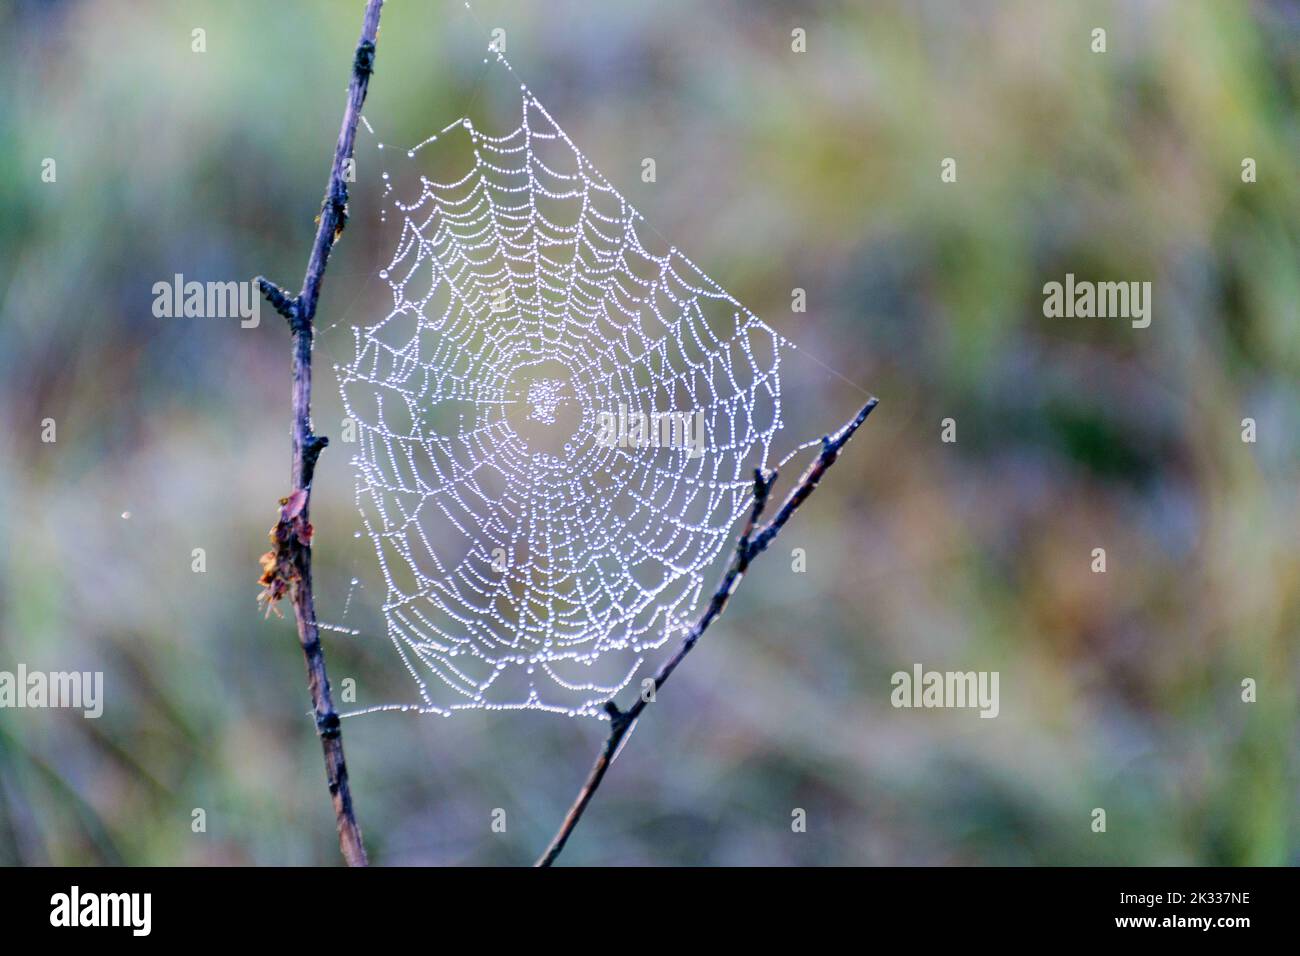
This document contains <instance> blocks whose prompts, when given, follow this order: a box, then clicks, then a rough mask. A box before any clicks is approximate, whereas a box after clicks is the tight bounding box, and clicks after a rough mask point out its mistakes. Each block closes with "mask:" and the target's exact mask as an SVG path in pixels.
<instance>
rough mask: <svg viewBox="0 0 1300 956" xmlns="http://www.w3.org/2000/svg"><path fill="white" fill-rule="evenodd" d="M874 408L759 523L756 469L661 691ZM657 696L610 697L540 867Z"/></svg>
mask: <svg viewBox="0 0 1300 956" xmlns="http://www.w3.org/2000/svg"><path fill="white" fill-rule="evenodd" d="M875 407H876V399H874V398H873V399H871V400H870V401H869V402H867V404H865V405H864V406H862V410H861V411H859V412H858V414H857V415H856V416H855V417H854V418H853V420H852V421H850V422H849V423H848V424H846V425H845V426H844V427H843V428H841V429H840V430H839V431H838V432H836V433H835V435H833V436H832V435H827V436H826V437H824V438H823V439H822V450H821V454H820V455H818V456H817V460H816V461H814V462H813V463H812V465H810V466H809V468H808V470H807V471H805V472H804V474H803V477H802V478H800V479H799V482H798V484H796V485H795V487H794V490H793V491H791V492H790V494H789V496H787V497H786V499H785V501H784V502H783V503H782V504H781V507H780V508H779V509H778V510H777V512H776V515H775V516H774V517H773V518H772V520H771V521H769V522H768V523H767V524H763V525H760V524H759V520H760V519H761V518H762V516H763V512H764V510H765V509H766V508H767V502H768V498H769V497H770V496H771V493H772V485H773V484H774V483H775V482H776V472H775V471H773V472H770V473H768V474H766V475H765V474H764V473H763V472H762V470H761V469H757V468H756V469H754V506H753V508H752V509H751V511H750V513H749V518H748V520H746V522H745V527H744V529H743V530H742V531H741V533H740V539H739V540H738V541H737V542H736V553H735V555H734V556H733V557H732V560H731V564H730V565H729V566H728V567H727V570H726V573H725V574H723V575H722V580H720V581H719V582H718V586H717V589H716V590H714V592H713V597H712V598H711V599H710V600H709V606H708V607H707V608H705V610H704V613H703V614H702V615H701V616H700V619H699V620H698V621H697V622H696V623H695V626H694V627H692V628H691V630H690V631H689V632H688V633H687V635H686V637H684V638H683V639H682V643H681V645H680V646H679V647H678V648H677V650H676V652H675V653H674V654H673V656H672V657H670V658H669V659H668V660H667V661H665V662H664V664H663V666H662V667H660V668H659V670H658V671H657V672H656V673H655V676H654V690H655V692H656V693H657V692H658V690H659V688H661V687H663V685H664V682H665V681H667V680H668V678H669V676H670V675H671V674H672V672H673V671H675V670H676V669H677V665H678V664H680V663H681V662H682V661H683V660H684V659H685V657H686V655H687V654H689V653H690V652H691V649H692V648H694V647H695V644H696V642H697V641H699V639H700V637H701V636H702V635H703V634H704V632H705V631H707V630H708V629H709V625H710V624H712V623H713V622H714V621H715V620H716V619H717V618H718V617H719V615H721V614H722V612H723V611H725V610H726V609H727V603H728V602H729V601H730V600H731V595H732V594H734V593H735V591H736V588H737V587H738V586H739V585H740V580H741V578H743V577H744V576H745V572H746V571H747V570H749V565H750V562H752V561H753V560H754V558H756V557H757V556H758V555H760V554H762V553H763V552H764V551H765V550H767V546H768V545H769V544H771V543H772V540H773V539H774V538H775V537H776V536H777V535H778V534H779V533H780V531H781V529H782V528H783V527H785V523H786V522H787V521H789V520H790V516H791V515H792V514H794V512H795V510H796V509H797V508H798V507H799V506H800V505H801V504H803V503H804V502H805V501H806V500H807V499H808V496H809V495H811V494H812V493H813V490H814V489H815V488H816V487H817V483H818V482H820V481H821V479H822V475H824V474H826V469H828V468H830V466H831V465H833V464H835V459H836V458H838V457H839V454H840V449H842V448H843V447H844V446H845V445H846V444H847V443H848V440H849V439H850V438H852V437H853V433H854V432H855V431H857V430H858V426H860V425H861V424H862V423H863V422H864V421H866V420H867V416H868V415H870V414H871V411H872V409H874V408H875ZM653 699H654V696H653V695H647V694H646V693H645V692H644V691H643V692H642V693H641V694H640V695H639V696H638V697H637V700H636V703H634V704H633V705H632V706H631V707H629V708H628V709H627V710H620V709H619V708H618V705H617V704H615V703H614V701H612V700H609V701H606V702H605V712H606V713H607V714H609V735H608V736H607V737H606V738H605V744H604V746H603V747H602V748H601V751H600V755H599V756H598V757H597V758H596V762H595V764H593V765H592V768H591V772H590V773H589V774H587V780H586V782H585V783H584V784H583V785H582V789H581V790H579V791H578V796H577V798H576V799H575V800H574V801H573V806H572V807H570V808H569V812H568V814H567V815H566V816H565V817H564V822H563V823H562V824H561V825H560V829H559V832H557V833H556V834H555V837H554V838H553V839H552V840H551V843H550V846H548V847H547V848H546V852H545V853H543V854H542V856H541V858H540V859H538V861H537V863H536V864H535V865H536V866H550V865H551V864H552V863H554V862H555V860H556V858H557V857H558V856H559V855H560V852H561V851H562V850H563V849H564V844H565V843H567V842H568V840H569V837H570V836H571V835H572V833H573V828H574V827H576V826H577V825H578V821H579V820H581V819H582V814H583V812H584V811H585V810H586V809H587V804H589V803H591V799H592V797H594V796H595V795H596V790H597V789H598V788H599V787H600V784H601V781H603V780H604V779H605V773H606V772H607V771H608V770H609V767H610V764H612V763H613V762H614V757H615V756H616V755H617V753H618V750H619V747H620V746H622V744H623V741H624V740H625V739H626V738H627V735H628V734H629V733H630V732H631V730H632V727H633V725H634V724H635V723H636V721H637V718H639V717H640V716H641V712H642V711H643V710H645V709H646V706H647V705H648V704H649V703H650V701H651V700H653Z"/></svg>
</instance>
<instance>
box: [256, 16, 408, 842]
mask: <svg viewBox="0 0 1300 956" xmlns="http://www.w3.org/2000/svg"><path fill="white" fill-rule="evenodd" d="M383 5H384V0H368V2H367V3H366V12H365V18H364V20H363V22H362V26H361V38H360V40H358V42H357V51H356V55H355V56H354V57H353V60H352V79H351V81H350V82H349V84H348V102H347V107H346V108H345V109H344V111H343V125H342V127H341V128H340V129H339V139H338V144H337V145H336V146H335V148H334V161H333V163H332V165H331V166H330V178H329V185H328V186H327V187H326V190H325V199H324V201H323V202H322V203H321V212H320V218H319V219H318V221H317V228H316V239H315V241H314V242H313V243H312V249H311V256H310V257H309V258H308V260H307V273H306V275H305V277H304V278H303V284H302V291H301V292H300V293H299V294H298V295H297V296H293V297H290V296H289V295H287V294H286V293H285V292H284V291H283V290H282V289H281V288H280V287H279V286H277V285H276V284H275V283H273V282H270V281H269V280H267V279H263V278H259V279H258V280H257V281H258V286H259V288H260V289H261V290H262V294H263V295H265V296H266V298H267V299H268V301H270V303H271V305H272V306H274V307H275V310H276V311H277V312H279V313H280V314H281V315H283V316H284V317H285V318H286V319H288V320H289V327H290V329H291V330H292V332H293V432H292V436H293V469H292V473H291V481H292V483H293V494H291V495H290V496H289V497H288V498H286V499H284V501H283V502H282V506H281V517H280V522H279V523H278V524H277V525H276V527H275V528H273V529H272V530H271V535H272V540H273V542H275V543H276V545H277V550H276V551H272V552H268V555H267V557H264V558H263V571H264V574H263V578H262V584H263V587H264V591H263V596H264V597H265V598H267V599H268V603H269V604H270V605H271V606H274V600H275V599H276V598H277V597H278V596H279V595H281V594H283V593H284V591H285V590H291V591H292V603H293V613H294V617H295V618H296V619H297V623H298V642H299V643H300V644H301V645H302V652H303V656H304V657H305V658H306V663H307V687H308V689H309V690H310V691H311V699H312V704H313V706H314V710H315V716H316V732H317V734H318V735H319V736H320V741H321V749H322V751H323V752H324V755H325V774H326V779H327V781H328V783H329V791H330V797H331V798H332V800H333V802H334V815H335V818H336V819H337V822H338V831H339V849H340V850H342V851H343V858H344V859H345V860H346V861H347V862H348V865H349V866H365V865H366V862H367V861H366V849H365V845H364V844H363V843H362V841H361V828H360V827H358V826H357V821H356V816H355V814H354V813H353V809H352V792H351V789H350V788H349V786H348V768H347V764H346V762H345V761H344V759H343V735H342V731H341V730H340V728H339V717H338V713H337V712H336V711H335V710H334V701H333V698H332V696H331V694H330V682H329V676H328V674H327V673H326V671H325V652H324V650H323V649H322V647H321V642H320V628H319V627H318V626H317V623H316V605H315V600H314V598H313V595H312V580H311V537H312V528H311V523H310V522H309V521H308V520H307V513H308V506H309V505H310V503H311V483H312V478H313V476H314V474H315V470H316V459H317V458H318V457H319V456H320V453H321V449H323V448H324V447H325V446H326V445H327V444H328V442H329V439H327V438H325V437H324V436H322V435H317V434H316V433H315V432H314V431H313V430H312V424H311V357H312V334H313V325H312V323H313V320H314V319H315V317H316V303H317V301H318V300H319V298H320V287H321V283H322V282H323V281H324V279H325V267H326V266H327V265H328V263H329V257H330V251H331V250H332V249H333V248H334V243H335V241H336V240H337V239H338V237H339V235H340V234H341V233H342V231H343V226H344V224H345V223H346V222H347V198H348V191H347V186H346V184H345V183H344V179H343V168H344V165H345V163H346V162H347V160H348V159H349V158H350V157H351V156H352V149H353V144H354V143H355V141H356V135H357V121H358V120H359V119H360V117H361V104H362V103H364V102H365V99H366V90H367V88H368V87H369V85H370V75H371V73H373V72H374V63H375V37H376V36H377V34H378V32H379V12H380V8H381V7H383ZM267 558H270V559H271V562H270V565H269V566H268V562H267ZM268 578H269V579H270V580H268Z"/></svg>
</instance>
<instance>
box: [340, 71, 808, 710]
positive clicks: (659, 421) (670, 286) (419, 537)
mask: <svg viewBox="0 0 1300 956" xmlns="http://www.w3.org/2000/svg"><path fill="white" fill-rule="evenodd" d="M496 62H497V63H498V64H500V65H501V66H503V67H504V68H505V69H506V70H507V71H508V72H509V75H510V77H511V78H512V80H513V81H514V82H518V81H517V78H515V77H514V73H513V71H512V70H510V67H509V64H508V63H507V62H506V60H505V58H504V57H503V56H501V55H500V54H497V55H496ZM367 125H368V124H367ZM379 148H380V149H383V145H382V144H381V145H380V146H379ZM425 149H430V150H431V151H433V152H445V153H446V154H447V155H448V157H449V158H447V159H446V161H445V162H444V163H443V166H447V165H450V166H451V167H452V169H451V172H450V174H446V175H442V174H440V177H439V179H438V180H434V179H431V178H428V177H427V176H425V175H420V176H419V177H418V185H417V186H412V188H411V189H410V190H409V191H408V192H409V194H408V195H402V193H403V190H401V189H399V188H398V187H397V186H395V185H394V183H393V180H392V178H391V177H390V175H389V173H388V172H385V173H384V174H383V181H384V205H385V211H384V214H383V215H384V218H385V221H386V222H390V223H392V224H393V225H394V227H395V231H397V232H399V238H398V240H397V243H396V248H395V249H394V251H393V253H392V257H391V260H390V261H389V262H388V264H387V266H386V268H385V269H384V270H383V271H382V272H381V273H380V275H381V277H382V278H384V279H385V280H386V282H387V283H388V285H389V287H390V289H391V291H392V310H391V311H390V312H389V313H388V314H387V316H386V317H385V318H384V319H383V320H381V321H379V322H377V323H376V324H374V325H372V326H369V327H364V328H362V327H354V328H353V336H354V341H355V357H354V358H353V360H352V361H351V362H350V364H348V365H347V366H345V367H343V368H341V369H340V370H339V372H340V385H341V389H342V393H343V402H344V405H345V408H346V411H347V414H348V416H349V418H350V419H352V421H354V422H355V423H356V425H357V432H358V434H357V445H356V448H357V451H356V454H355V457H354V459H353V464H354V467H355V469H356V480H357V484H356V501H357V505H358V508H359V510H360V512H361V517H362V523H363V527H364V529H365V532H366V534H368V535H369V537H370V539H371V541H372V542H373V544H374V547H375V552H376V554H377V556H378V562H379V569H380V571H381V573H382V576H383V581H384V586H385V589H386V597H385V600H384V605H383V612H384V617H385V621H386V627H387V631H388V636H389V638H390V639H391V641H392V643H393V645H394V646H395V647H396V649H397V651H398V652H399V653H400V655H401V657H402V660H403V662H404V664H405V666H406V669H407V670H408V671H409V672H410V674H411V676H412V677H413V678H414V679H415V682H416V685H417V687H418V691H419V703H415V704H407V705H383V706H380V707H372V708H366V709H365V710H362V711H358V712H357V713H366V712H371V711H374V710H391V709H401V710H416V711H421V712H426V713H438V714H450V713H452V712H454V711H457V710H462V709H471V708H493V709H510V708H523V709H538V710H545V711H554V712H558V713H563V714H569V715H583V716H597V717H604V716H605V715H604V712H603V710H602V709H601V706H602V705H603V703H604V702H605V701H606V700H608V699H610V698H611V697H612V696H613V695H614V694H616V693H617V692H618V691H619V690H621V689H622V688H624V687H626V686H627V685H628V683H629V682H630V681H632V680H633V679H634V677H636V675H637V674H638V672H639V671H641V669H642V667H643V666H645V665H646V663H647V660H648V658H649V657H650V656H652V655H653V653H654V651H655V650H656V649H657V648H660V647H661V646H663V645H664V644H665V642H668V641H670V640H672V639H673V638H674V637H679V636H680V635H681V634H682V632H683V630H684V629H685V628H687V627H689V626H690V624H691V623H692V621H693V615H692V612H693V611H694V610H695V609H696V607H697V605H698V604H699V602H700V598H701V595H702V593H703V591H704V588H705V577H704V574H705V572H706V571H707V570H708V569H709V568H710V566H711V565H712V564H713V562H714V561H715V560H716V559H717V558H718V557H719V555H720V553H721V552H722V551H723V549H724V548H729V547H730V546H731V545H732V543H733V542H732V537H731V532H732V528H733V526H734V525H735V523H736V521H737V519H738V517H739V516H740V515H741V514H742V513H743V512H744V511H745V510H746V508H747V507H748V505H749V503H750V501H751V500H752V477H751V476H752V473H753V469H754V468H755V467H756V466H760V465H762V466H766V464H767V460H768V454H769V448H770V444H771V441H772V437H773V435H774V433H775V432H776V431H777V430H779V429H780V428H781V387H780V379H779V376H778V370H779V366H780V362H781V356H782V353H783V351H785V350H786V349H788V348H792V347H793V346H792V344H791V343H790V342H788V341H787V340H786V339H785V338H783V337H782V336H781V335H779V334H778V333H776V332H775V331H774V330H773V329H771V328H770V327H769V326H767V325H766V324H764V323H763V322H762V321H761V320H760V319H758V318H757V317H756V316H754V315H753V314H752V313H750V312H749V310H748V309H746V308H745V307H744V306H743V305H741V304H740V303H739V302H738V301H737V300H736V299H735V298H734V297H732V296H731V295H730V294H729V293H728V292H727V291H726V290H725V289H723V288H722V287H721V286H719V285H718V284H717V283H716V282H714V281H713V280H712V279H710V278H709V277H708V276H706V275H705V274H704V273H703V272H701V271H700V269H699V268H697V267H696V266H695V264H694V263H693V262H691V261H690V260H689V259H688V258H687V257H686V256H685V255H684V254H683V253H681V252H680V251H679V250H678V249H676V248H675V247H671V246H669V247H665V244H664V243H663V242H662V241H660V240H659V238H658V236H657V235H656V234H655V233H654V232H653V231H652V230H650V229H649V228H648V227H647V226H646V224H645V221H644V219H643V218H642V216H641V215H640V213H638V212H637V211H636V210H635V209H634V208H633V207H632V206H631V204H629V203H628V201H627V200H626V199H625V198H624V197H623V196H622V195H621V194H620V193H619V192H618V190H616V189H615V188H614V187H613V186H612V185H611V184H610V183H609V181H608V180H607V179H606V178H605V177H604V176H603V175H602V174H601V173H600V172H599V171H598V170H597V169H596V168H595V167H594V166H593V165H592V163H591V162H590V160H588V159H587V157H586V156H585V155H583V153H582V152H581V150H579V149H578V147H577V146H576V145H575V144H574V143H573V141H572V140H571V139H570V138H569V137H568V136H567V135H566V134H565V132H564V131H563V130H562V129H561V128H560V126H559V125H558V124H557V123H556V122H555V120H554V119H553V118H552V117H551V115H550V114H549V113H548V112H547V111H546V109H545V108H544V107H543V106H542V104H541V103H540V102H538V100H537V98H536V97H535V96H534V95H533V94H532V93H531V92H530V91H529V90H528V88H527V87H526V86H524V85H523V84H519V123H518V125H517V126H515V127H514V128H513V129H512V130H509V131H507V132H505V133H504V134H503V135H490V134H488V133H486V132H483V131H481V130H480V129H478V128H477V127H476V126H475V125H474V124H473V122H472V121H471V120H470V119H469V118H465V119H462V120H459V121H457V122H455V123H452V124H451V125H449V126H447V127H446V128H444V129H443V130H442V131H440V132H439V133H438V134H436V135H435V136H432V137H430V138H429V139H428V140H426V141H425V142H424V143H421V144H420V145H419V146H417V147H416V148H415V149H413V150H410V151H408V152H407V153H406V155H407V157H408V158H413V157H415V155H416V153H417V152H421V151H423V150H425ZM389 154H390V155H391V154H392V151H391V150H390V151H389ZM425 158H426V157H423V156H422V157H421V160H422V164H421V167H420V168H425V165H426V164H424V163H423V160H424V159H425ZM665 413H671V415H669V414H665ZM642 416H644V418H643V417H642ZM665 421H667V422H669V425H668V426H667V427H664V422H665ZM611 435H612V436H613V437H612V438H611ZM665 439H666V440H665ZM674 439H676V440H674Z"/></svg>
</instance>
